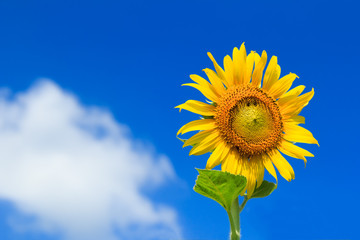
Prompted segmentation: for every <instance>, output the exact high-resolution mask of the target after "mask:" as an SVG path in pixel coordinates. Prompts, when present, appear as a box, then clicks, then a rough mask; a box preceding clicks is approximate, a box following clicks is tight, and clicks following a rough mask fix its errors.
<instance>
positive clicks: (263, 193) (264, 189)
mask: <svg viewBox="0 0 360 240" xmlns="http://www.w3.org/2000/svg"><path fill="white" fill-rule="evenodd" d="M276 187H277V185H276V184H275V183H272V182H268V181H265V180H264V181H263V182H262V184H261V185H260V187H257V188H256V189H255V191H254V193H253V194H252V195H251V198H264V197H267V196H269V195H270V194H271V193H272V192H273V191H274V190H275V189H276Z"/></svg>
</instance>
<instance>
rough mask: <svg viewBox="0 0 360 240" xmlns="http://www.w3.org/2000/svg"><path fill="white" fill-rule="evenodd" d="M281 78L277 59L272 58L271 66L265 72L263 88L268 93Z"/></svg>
mask: <svg viewBox="0 0 360 240" xmlns="http://www.w3.org/2000/svg"><path fill="white" fill-rule="evenodd" d="M279 77H280V67H279V65H278V64H277V57H276V56H272V57H271V59H270V62H269V65H268V67H267V68H266V71H265V76H264V81H263V87H262V88H263V89H264V90H265V91H268V90H269V89H270V88H271V86H272V85H273V84H274V83H275V82H276V81H277V80H278V79H279Z"/></svg>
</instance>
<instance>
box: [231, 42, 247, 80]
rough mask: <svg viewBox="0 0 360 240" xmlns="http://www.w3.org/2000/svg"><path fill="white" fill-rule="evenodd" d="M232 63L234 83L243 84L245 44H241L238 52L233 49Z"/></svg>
mask: <svg viewBox="0 0 360 240" xmlns="http://www.w3.org/2000/svg"><path fill="white" fill-rule="evenodd" d="M233 61H234V83H236V84H243V82H244V73H245V67H246V65H245V63H246V49H245V43H243V44H241V47H240V49H239V50H238V49H237V48H234V50H233Z"/></svg>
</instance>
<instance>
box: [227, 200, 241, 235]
mask: <svg viewBox="0 0 360 240" xmlns="http://www.w3.org/2000/svg"><path fill="white" fill-rule="evenodd" d="M227 213H228V216H229V220H230V240H240V208H239V198H238V197H237V198H236V199H235V200H234V202H233V203H232V205H231V208H230V211H227Z"/></svg>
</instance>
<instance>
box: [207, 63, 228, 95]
mask: <svg viewBox="0 0 360 240" xmlns="http://www.w3.org/2000/svg"><path fill="white" fill-rule="evenodd" d="M204 72H205V73H206V75H207V76H208V78H209V80H210V82H211V85H213V87H214V91H216V92H217V93H218V94H219V95H222V94H223V93H224V91H225V87H224V84H223V83H222V81H221V79H220V78H219V77H218V75H217V74H216V73H215V72H214V71H213V70H211V69H209V68H206V69H204Z"/></svg>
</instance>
